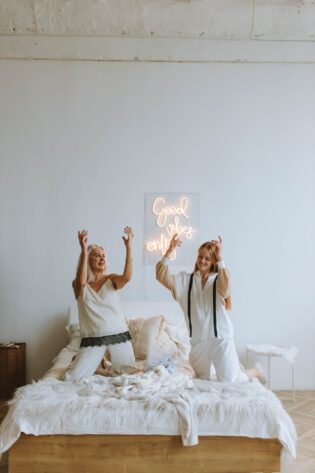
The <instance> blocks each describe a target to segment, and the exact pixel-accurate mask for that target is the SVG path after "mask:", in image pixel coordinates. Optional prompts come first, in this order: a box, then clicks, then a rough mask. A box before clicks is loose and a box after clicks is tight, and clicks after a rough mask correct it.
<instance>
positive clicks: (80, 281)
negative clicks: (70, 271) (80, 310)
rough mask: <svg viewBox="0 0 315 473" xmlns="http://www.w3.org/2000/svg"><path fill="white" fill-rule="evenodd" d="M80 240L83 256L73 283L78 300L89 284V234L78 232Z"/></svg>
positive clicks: (83, 231) (84, 231)
mask: <svg viewBox="0 0 315 473" xmlns="http://www.w3.org/2000/svg"><path fill="white" fill-rule="evenodd" d="M78 239H79V243H80V246H81V255H80V259H79V265H78V269H77V274H76V277H75V280H74V281H73V282H72V287H73V291H74V295H75V298H76V299H78V297H79V296H81V295H82V293H83V289H84V286H85V285H86V283H87V262H88V261H87V259H88V257H87V241H88V232H87V231H86V230H82V232H80V231H78Z"/></svg>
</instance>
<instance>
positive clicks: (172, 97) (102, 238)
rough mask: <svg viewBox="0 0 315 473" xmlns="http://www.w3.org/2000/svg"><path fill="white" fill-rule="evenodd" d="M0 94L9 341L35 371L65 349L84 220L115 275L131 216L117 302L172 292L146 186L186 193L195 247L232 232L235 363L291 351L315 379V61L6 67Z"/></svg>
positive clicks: (0, 264)
mask: <svg viewBox="0 0 315 473" xmlns="http://www.w3.org/2000/svg"><path fill="white" fill-rule="evenodd" d="M0 100H1V102H0V151H1V178H0V179H1V181H0V203H1V204H0V209H1V214H0V217H1V224H2V225H1V233H0V271H1V278H0V317H1V333H0V340H1V341H8V340H15V341H26V342H27V352H28V378H29V379H31V378H38V377H39V376H40V375H41V374H42V373H43V372H44V370H45V369H47V368H48V367H49V364H50V361H51V359H52V357H53V356H54V355H55V354H56V353H57V352H58V350H59V349H60V348H61V347H62V346H63V344H64V342H65V333H64V325H65V321H66V317H67V314H66V313H67V306H68V305H70V304H71V303H72V300H73V295H72V292H71V280H72V278H73V276H74V269H75V265H76V260H77V257H78V253H79V246H78V244H77V239H76V232H77V230H78V229H79V228H88V229H89V232H90V239H91V241H92V242H100V243H102V244H104V246H105V249H106V250H107V252H108V253H109V259H110V269H111V270H112V271H119V270H120V269H121V268H122V266H123V261H124V251H123V243H122V240H121V234H122V233H121V230H122V227H123V226H124V225H126V224H129V225H132V226H133V227H134V229H135V234H136V238H135V254H134V277H133V280H132V282H131V283H130V284H129V286H128V287H127V288H125V289H124V290H123V291H122V292H121V297H122V299H123V300H125V301H133V300H142V299H152V300H169V299H170V296H169V295H168V293H167V291H166V290H164V289H163V288H162V287H160V286H159V285H158V283H157V282H155V280H154V274H153V269H152V268H145V267H144V266H143V258H142V245H143V223H144V222H143V219H144V215H143V208H144V193H145V192H183V191H184V192H198V193H199V194H200V232H199V241H198V242H202V241H203V240H205V239H208V238H211V237H215V236H216V235H217V234H218V233H220V234H221V235H223V237H224V239H225V249H224V254H225V260H226V263H227V264H228V265H229V267H230V269H231V273H232V277H233V289H234V292H233V305H234V310H233V313H232V317H233V321H234V326H235V331H236V342H237V346H238V348H239V352H240V355H241V357H242V358H243V356H244V349H245V345H246V343H259V342H269V343H280V344H294V345H296V346H297V347H298V348H299V351H300V353H299V356H298V358H297V363H296V366H297V379H296V383H297V385H298V387H299V388H312V389H314V388H315V373H314V358H315V346H314V335H315V317H314V315H315V313H314V297H313V295H314V283H313V280H314V278H313V273H312V268H313V267H314V251H313V247H314V243H313V242H314V226H313V219H314V194H313V193H312V190H313V185H314V165H313V161H314V110H315V66H314V65H302V64H300V65H293V64H292V65H288V64H189V63H186V64H178V63H174V64H168V63H164V64H159V63H141V64H140V63H101V62H100V63H98V62H62V61H50V62H49V61H48V62H45V61H13V60H12V61H6V60H2V61H0ZM192 263H193V262H192ZM187 269H190V268H187ZM274 373H275V376H274V380H275V384H274V387H277V388H279V387H287V386H288V384H289V373H290V372H289V369H288V367H287V365H286V364H285V363H281V362H279V363H275V370H274ZM276 377H277V382H276V379H275V378H276Z"/></svg>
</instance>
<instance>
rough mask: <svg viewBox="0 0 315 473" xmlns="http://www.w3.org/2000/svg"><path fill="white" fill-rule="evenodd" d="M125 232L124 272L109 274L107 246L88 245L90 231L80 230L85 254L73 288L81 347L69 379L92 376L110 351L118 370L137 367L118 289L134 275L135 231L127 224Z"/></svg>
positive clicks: (128, 370)
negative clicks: (133, 240)
mask: <svg viewBox="0 0 315 473" xmlns="http://www.w3.org/2000/svg"><path fill="white" fill-rule="evenodd" d="M124 232H125V234H126V236H123V240H124V244H125V247H126V262H125V268H124V272H123V274H122V275H119V274H107V273H106V270H107V263H106V256H105V252H104V249H103V248H102V247H101V246H98V245H90V246H87V240H88V232H87V231H85V230H83V231H82V232H78V238H79V243H80V246H81V255H80V258H79V263H78V267H77V274H76V278H75V280H74V281H73V283H72V287H73V290H74V294H75V298H76V300H77V304H78V313H79V321H80V332H81V346H80V350H79V353H78V355H77V356H76V358H75V359H74V361H73V363H72V364H71V366H70V368H69V370H68V372H67V373H66V375H65V380H66V381H70V380H71V381H73V380H78V379H82V378H85V377H87V376H91V375H92V374H93V373H94V372H95V370H96V369H97V367H98V365H99V363H100V362H101V360H102V358H103V356H104V354H105V352H106V350H108V351H109V353H110V356H111V362H112V368H113V370H114V371H115V372H116V373H121V372H132V371H134V370H135V356H134V351H133V348H132V344H131V337H130V334H129V332H128V326H127V323H126V320H125V317H124V315H123V312H122V310H121V307H120V301H119V296H118V289H121V288H122V287H124V285H125V284H126V283H127V282H128V281H130V279H131V275H132V238H133V233H132V229H131V228H130V227H125V229H124Z"/></svg>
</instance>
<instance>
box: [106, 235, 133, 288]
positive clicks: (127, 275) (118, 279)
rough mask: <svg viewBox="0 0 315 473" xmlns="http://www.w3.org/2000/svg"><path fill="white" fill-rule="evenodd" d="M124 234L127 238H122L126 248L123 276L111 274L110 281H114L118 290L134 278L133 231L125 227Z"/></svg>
mask: <svg viewBox="0 0 315 473" xmlns="http://www.w3.org/2000/svg"><path fill="white" fill-rule="evenodd" d="M124 233H125V234H126V237H124V236H123V237H122V238H123V240H124V244H125V247H126V260H125V267H124V271H123V274H121V275H120V274H110V275H109V279H110V280H111V281H112V283H113V285H114V287H115V288H116V289H121V288H123V287H124V286H125V284H127V283H128V282H129V281H130V280H131V277H132V239H133V236H134V234H133V231H132V228H131V227H125V228H124Z"/></svg>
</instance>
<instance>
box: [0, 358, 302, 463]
mask: <svg viewBox="0 0 315 473" xmlns="http://www.w3.org/2000/svg"><path fill="white" fill-rule="evenodd" d="M10 404H11V406H10V409H9V412H8V414H7V416H6V418H5V420H4V421H3V423H2V425H1V427H0V452H4V451H6V450H7V449H9V448H10V447H11V445H12V444H13V443H14V442H15V441H16V440H17V439H18V437H19V436H20V434H21V432H24V433H25V434H34V435H50V434H74V435H80V434H132V435H134V434H139V435H140V434H141V435H143V434H147V435H181V436H182V439H183V444H184V445H186V446H189V445H195V444H196V443H198V435H207V436H208V435H211V436H214V435H224V436H245V437H259V438H278V439H279V440H280V442H281V443H282V445H283V446H284V447H285V451H287V452H289V453H290V454H291V455H292V457H295V443H296V432H295V428H294V425H293V423H292V421H291V419H290V417H289V416H288V414H287V413H286V412H285V410H284V409H283V407H282V405H281V403H280V402H279V400H278V399H277V397H276V396H275V395H274V394H273V393H272V392H271V391H268V390H267V389H265V388H264V387H263V386H262V385H260V384H259V383H258V382H248V383H247V382H246V383H240V384H230V383H218V382H211V381H206V380H199V379H191V378H190V377H189V376H187V375H185V374H183V373H179V372H177V373H172V374H170V373H169V372H168V371H167V370H166V369H165V368H164V367H163V366H159V367H157V368H155V369H154V370H151V371H148V372H146V373H142V374H137V375H122V376H119V377H113V378H106V377H103V376H99V375H94V376H91V377H89V378H86V379H84V380H82V381H80V382H64V381H59V380H56V379H52V378H48V379H45V380H41V381H38V382H36V383H35V382H34V383H33V384H30V385H27V386H25V387H23V388H20V389H19V390H18V391H17V392H16V395H15V397H14V399H13V400H12V401H11V402H10Z"/></svg>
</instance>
